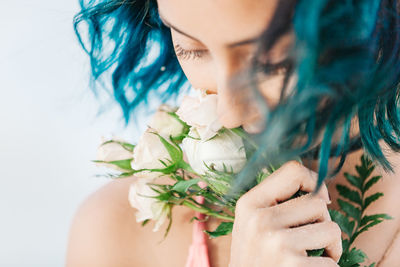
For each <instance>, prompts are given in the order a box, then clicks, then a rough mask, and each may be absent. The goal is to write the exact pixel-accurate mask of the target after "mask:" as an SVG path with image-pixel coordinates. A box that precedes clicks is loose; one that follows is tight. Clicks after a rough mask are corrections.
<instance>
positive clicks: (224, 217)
mask: <svg viewBox="0 0 400 267" xmlns="http://www.w3.org/2000/svg"><path fill="white" fill-rule="evenodd" d="M182 205H184V206H186V207H188V208H191V209H192V210H194V211H198V212H201V213H203V214H205V215H209V216H213V217H215V218H219V219H222V220H227V221H230V222H233V221H234V219H235V218H234V217H232V216H230V215H223V214H220V213H216V212H213V211H212V210H210V209H207V208H205V207H199V206H196V205H195V204H193V203H191V202H189V201H187V200H185V201H183V202H182Z"/></svg>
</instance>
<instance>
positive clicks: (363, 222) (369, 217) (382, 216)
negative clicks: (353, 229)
mask: <svg viewBox="0 0 400 267" xmlns="http://www.w3.org/2000/svg"><path fill="white" fill-rule="evenodd" d="M378 219H384V220H391V219H393V218H392V217H390V216H389V215H387V214H385V213H381V214H374V215H366V216H364V217H362V219H361V222H360V225H359V227H362V226H364V225H366V224H368V223H369V222H371V221H375V220H378Z"/></svg>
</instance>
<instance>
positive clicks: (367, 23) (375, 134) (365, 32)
mask: <svg viewBox="0 0 400 267" xmlns="http://www.w3.org/2000/svg"><path fill="white" fill-rule="evenodd" d="M80 3H81V7H82V10H81V12H80V13H79V14H78V15H77V16H76V18H75V28H76V29H77V34H78V36H79V40H80V42H81V44H82V45H83V47H84V49H85V51H86V52H87V53H88V55H89V56H90V60H91V66H92V73H93V77H94V79H95V80H99V78H100V77H102V76H105V75H107V74H109V73H111V76H112V77H111V79H112V91H113V94H114V97H115V99H116V100H117V101H118V102H119V103H120V105H121V107H122V110H123V112H124V115H125V118H126V119H127V120H128V119H129V118H130V116H131V114H132V112H133V111H134V110H135V108H136V107H137V106H138V105H139V104H140V103H145V102H146V99H147V97H148V96H149V93H151V92H156V94H154V96H158V97H160V98H161V99H166V98H169V97H171V96H174V95H177V94H178V93H179V92H181V91H182V89H183V88H185V87H187V86H188V82H187V80H186V78H185V76H184V74H183V72H182V70H181V68H180V66H179V63H178V61H177V59H176V56H175V53H174V50H173V46H172V40H171V36H170V32H169V29H168V28H166V27H165V26H163V25H162V23H161V21H160V19H159V16H158V12H157V6H156V1H150V0H141V1H114V0H81V2H80ZM398 3H399V1H398V0H297V1H295V0H287V1H280V2H279V6H278V9H277V12H276V14H275V16H274V18H273V20H272V23H271V26H270V27H268V28H267V29H266V31H265V33H264V38H263V39H262V42H261V43H260V49H259V51H258V53H260V54H264V53H268V51H269V50H270V49H271V47H272V46H273V45H274V43H276V41H277V40H279V37H281V36H282V35H283V34H284V33H287V32H288V31H293V33H294V35H295V37H296V42H295V43H294V46H293V49H292V50H291V53H289V54H288V58H287V59H286V60H284V61H283V62H280V63H279V64H269V63H268V62H267V63H265V62H263V63H258V62H253V66H254V67H253V68H252V70H253V71H252V72H250V73H251V74H252V76H251V77H249V81H250V82H251V83H252V84H253V87H254V88H256V89H257V80H256V78H255V77H256V76H257V75H254V74H256V73H258V72H259V71H260V70H261V71H262V72H264V73H265V74H266V75H268V74H269V73H271V71H272V70H274V68H276V67H282V66H283V67H285V68H286V69H287V74H286V78H285V83H284V86H283V90H282V92H286V91H288V90H287V89H288V88H287V87H288V80H289V77H291V75H293V74H296V76H297V83H296V85H295V87H294V89H293V91H291V92H287V94H282V97H281V101H280V103H279V105H278V106H277V107H276V108H273V109H268V108H266V109H265V112H266V113H267V116H266V119H267V123H266V125H268V127H267V128H266V129H265V131H264V132H263V133H262V134H260V135H257V136H255V138H256V140H257V141H258V142H259V144H260V146H261V149H259V150H258V151H257V152H256V153H255V154H254V155H253V157H252V158H251V159H250V161H249V164H248V165H247V167H246V168H245V169H244V170H243V172H241V173H240V174H239V177H238V178H239V179H238V181H239V183H238V185H241V186H243V185H246V184H247V185H248V184H249V179H248V177H252V175H251V174H252V172H254V171H256V170H257V169H258V168H259V167H261V166H262V165H265V164H268V163H270V164H273V165H274V164H279V163H281V162H285V161H287V160H290V159H293V158H296V157H298V156H299V155H300V156H304V155H313V154H315V153H310V151H316V153H317V154H316V155H317V158H318V159H319V184H321V183H322V181H323V180H324V179H325V178H326V177H329V176H332V175H334V174H336V173H337V172H338V171H339V170H340V168H341V166H342V164H343V162H344V160H345V158H346V156H347V154H348V153H349V152H351V151H352V150H353V149H354V147H355V145H357V144H359V145H361V146H362V147H363V148H364V149H365V151H366V152H367V153H368V154H369V156H370V157H371V158H372V159H374V160H376V161H377V162H379V163H380V164H381V165H382V166H383V168H384V169H385V170H386V171H393V168H392V166H391V164H390V162H389V161H388V160H387V158H386V157H385V155H384V153H383V151H382V149H381V147H380V146H379V143H378V142H379V141H380V140H383V141H384V142H385V143H386V144H387V145H388V146H389V147H390V148H391V149H392V150H393V151H396V152H398V151H399V149H400V141H399V135H400V118H399V112H398V101H399V84H400V52H399V49H400V17H399V10H398V8H399V4H398ZM288 18H291V19H288ZM80 25H86V26H87V27H88V34H86V33H84V32H83V31H80ZM85 37H88V38H85ZM84 40H87V41H84ZM151 47H158V53H157V55H156V56H155V57H154V58H152V59H151V60H150V59H149V51H150V50H151ZM255 58H257V57H255ZM354 118H358V125H359V128H360V134H359V136H356V137H351V136H350V127H351V121H352V119H354ZM320 135H322V137H323V139H322V142H318V136H320ZM315 148H317V149H316V150H315ZM331 157H340V163H339V164H338V165H337V166H333V168H330V167H329V166H328V160H329V158H331ZM250 183H251V181H250Z"/></svg>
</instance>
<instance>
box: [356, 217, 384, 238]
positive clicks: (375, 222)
mask: <svg viewBox="0 0 400 267" xmlns="http://www.w3.org/2000/svg"><path fill="white" fill-rule="evenodd" d="M381 222H383V219H376V220H374V221H371V222H370V223H368V224H367V225H365V226H364V227H362V228H361V229H360V230H358V231H357V233H355V237H357V236H359V235H360V234H361V233H363V232H365V231H367V230H368V229H369V228H371V227H372V226H375V225H377V224H380V223H381Z"/></svg>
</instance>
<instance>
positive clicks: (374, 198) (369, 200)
mask: <svg viewBox="0 0 400 267" xmlns="http://www.w3.org/2000/svg"><path fill="white" fill-rule="evenodd" d="M382 196H383V193H381V192H378V193H375V194H373V195H370V196H369V197H367V198H366V199H365V202H364V209H366V208H367V207H368V206H369V205H370V204H371V203H372V202H375V201H377V200H378V199H379V198H380V197H382Z"/></svg>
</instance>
